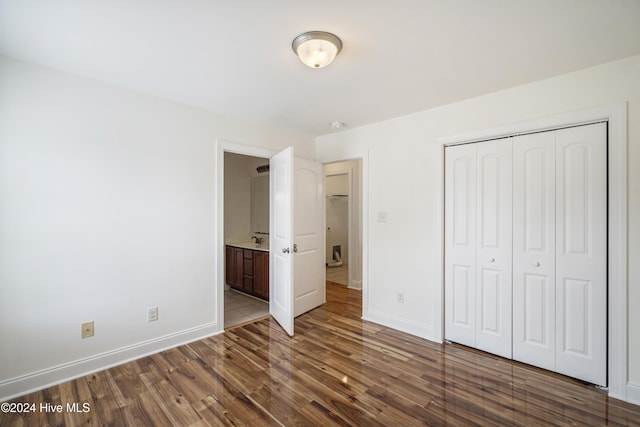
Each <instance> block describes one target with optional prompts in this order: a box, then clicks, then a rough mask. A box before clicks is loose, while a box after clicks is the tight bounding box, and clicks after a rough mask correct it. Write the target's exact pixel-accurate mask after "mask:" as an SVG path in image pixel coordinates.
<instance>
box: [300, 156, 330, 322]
mask: <svg viewBox="0 0 640 427" xmlns="http://www.w3.org/2000/svg"><path fill="white" fill-rule="evenodd" d="M294 187H295V195H294V206H295V207H294V236H295V237H294V244H293V247H294V259H295V263H294V276H293V277H294V294H295V297H294V303H293V307H294V310H293V312H294V316H299V315H301V314H302V313H306V312H307V311H309V310H312V309H314V308H316V307H318V306H319V305H322V304H324V303H325V301H326V292H325V286H326V283H325V275H326V270H325V253H324V252H325V248H324V241H325V234H324V233H325V227H324V223H325V199H324V168H323V167H322V165H320V164H318V163H315V162H312V161H309V160H305V159H299V158H296V159H295V179H294Z"/></svg>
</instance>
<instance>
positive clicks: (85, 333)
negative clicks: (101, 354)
mask: <svg viewBox="0 0 640 427" xmlns="http://www.w3.org/2000/svg"><path fill="white" fill-rule="evenodd" d="M80 327H81V331H82V333H81V335H80V336H81V337H82V338H83V339H84V338H89V337H92V336H93V320H92V321H91V322H87V323H83V324H82V325H80Z"/></svg>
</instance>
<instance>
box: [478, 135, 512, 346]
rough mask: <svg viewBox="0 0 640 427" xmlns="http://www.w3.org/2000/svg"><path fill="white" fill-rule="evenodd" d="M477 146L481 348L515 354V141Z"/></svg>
mask: <svg viewBox="0 0 640 427" xmlns="http://www.w3.org/2000/svg"><path fill="white" fill-rule="evenodd" d="M475 145H477V162H476V168H477V179H476V194H477V196H476V204H477V210H476V220H477V223H476V224H477V226H476V236H477V237H476V347H477V348H479V349H481V350H484V351H488V352H490V353H493V354H497V355H499V356H503V357H508V358H511V298H512V297H511V289H512V283H511V280H512V277H511V275H512V272H511V267H512V226H511V218H512V212H511V209H512V203H511V193H512V188H511V186H512V175H511V164H512V153H511V145H512V144H511V141H510V139H499V140H495V141H486V142H481V143H478V144H475Z"/></svg>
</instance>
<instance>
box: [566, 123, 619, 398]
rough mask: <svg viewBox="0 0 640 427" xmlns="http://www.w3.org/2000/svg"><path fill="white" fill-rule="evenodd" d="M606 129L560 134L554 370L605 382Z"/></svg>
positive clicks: (578, 129) (580, 129)
mask: <svg viewBox="0 0 640 427" xmlns="http://www.w3.org/2000/svg"><path fill="white" fill-rule="evenodd" d="M606 135H607V128H606V125H605V124H604V123H599V124H593V125H589V126H580V127H575V128H569V129H562V130H559V131H557V133H556V260H557V262H556V294H555V297H556V371H558V372H560V373H562V374H565V375H569V376H572V377H574V378H579V379H582V380H585V381H588V382H591V383H594V384H599V385H602V386H606V381H607V369H606V367H607V307H606V301H607V264H606V259H607V190H606V182H607V169H606V162H607V148H606V143H605V142H606V138H607V136H606Z"/></svg>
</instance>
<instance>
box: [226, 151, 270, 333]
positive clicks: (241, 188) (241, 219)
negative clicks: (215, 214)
mask: <svg viewBox="0 0 640 427" xmlns="http://www.w3.org/2000/svg"><path fill="white" fill-rule="evenodd" d="M224 243H225V267H226V268H225V285H224V328H225V329H227V328H229V327H232V326H236V325H239V324H243V323H246V322H250V321H252V320H255V319H258V318H261V317H264V316H267V315H268V314H269V159H268V158H263V157H254V156H248V155H244V154H237V153H232V152H225V153H224Z"/></svg>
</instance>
